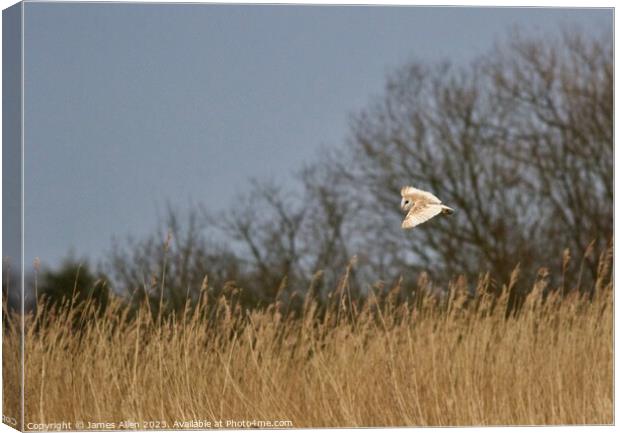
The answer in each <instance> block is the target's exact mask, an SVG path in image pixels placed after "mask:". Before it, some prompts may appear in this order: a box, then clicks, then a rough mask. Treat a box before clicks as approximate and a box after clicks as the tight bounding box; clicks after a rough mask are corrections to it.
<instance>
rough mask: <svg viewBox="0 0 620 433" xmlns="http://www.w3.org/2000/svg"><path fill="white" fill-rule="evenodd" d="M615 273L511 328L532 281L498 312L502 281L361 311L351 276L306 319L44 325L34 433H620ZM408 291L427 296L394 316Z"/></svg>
mask: <svg viewBox="0 0 620 433" xmlns="http://www.w3.org/2000/svg"><path fill="white" fill-rule="evenodd" d="M603 260H604V263H602V264H601V265H600V266H599V277H598V280H597V281H596V290H595V292H594V293H595V294H594V297H593V298H592V299H588V298H587V297H582V296H579V294H578V291H572V292H570V294H569V295H567V296H562V295H561V294H560V293H561V292H560V291H553V292H551V294H549V295H548V296H547V297H545V298H544V301H543V296H542V293H543V291H544V281H543V280H539V281H538V282H537V283H535V284H534V287H533V290H532V291H531V293H530V294H529V295H528V296H527V298H526V299H525V302H524V304H523V306H522V307H521V308H520V310H519V311H518V313H517V314H514V315H509V316H508V317H506V309H507V305H508V299H509V293H510V292H511V291H513V290H514V289H515V287H516V286H518V285H519V283H520V281H521V280H520V278H519V276H518V271H515V272H514V273H513V277H512V280H511V282H510V283H507V284H506V285H504V286H503V288H502V290H501V293H500V295H499V296H495V295H490V294H489V293H488V292H489V290H490V289H489V287H490V286H489V279H488V277H487V278H485V277H483V278H481V279H480V281H479V282H478V284H477V288H476V295H475V296H468V295H467V294H466V292H465V289H464V287H465V281H464V279H462V278H461V279H458V280H456V281H455V282H454V283H452V284H451V285H450V292H449V296H448V297H447V298H444V299H438V298H436V297H433V296H430V295H422V293H425V289H427V288H428V286H429V284H430V283H429V282H428V281H426V280H425V279H424V278H421V279H420V281H419V283H418V286H417V287H414V288H409V289H405V288H403V287H400V285H396V286H395V287H394V288H392V289H391V291H390V292H389V294H388V295H387V296H384V297H381V298H379V297H376V296H372V295H371V296H369V297H368V300H367V301H365V302H364V303H363V304H360V305H358V306H357V307H355V306H354V305H351V303H349V302H347V301H348V298H347V287H348V281H347V278H346V275H347V273H345V274H344V277H343V280H342V282H341V284H340V286H339V287H338V290H336V291H335V294H334V296H333V297H332V300H334V302H333V303H332V304H331V306H330V307H329V308H327V309H326V310H324V311H323V313H321V314H319V309H318V304H317V303H316V302H315V301H314V300H313V299H311V298H308V299H306V300H305V303H304V307H303V312H302V313H301V314H299V315H298V317H296V318H295V317H293V318H291V317H287V316H286V315H285V314H283V313H282V311H280V309H279V308H277V306H276V305H272V306H271V307H269V308H267V309H264V310H262V311H254V312H249V313H248V314H247V315H245V314H242V312H241V310H240V308H239V307H236V306H235V301H234V292H235V290H234V289H230V288H229V292H230V293H232V294H229V296H227V297H226V296H222V297H221V298H219V299H211V298H210V297H209V296H206V295H204V293H207V292H206V291H205V292H203V296H201V299H200V301H199V302H198V303H197V304H195V305H193V306H191V307H189V306H188V308H187V309H186V311H185V312H184V313H181V314H178V315H176V316H169V317H167V318H165V319H161V318H158V317H154V315H152V314H151V313H150V311H149V309H148V308H147V306H144V307H142V308H140V309H139V310H138V311H137V313H136V316H135V318H134V319H125V317H126V316H128V314H129V310H128V309H127V308H126V307H124V306H123V304H122V303H121V302H120V301H119V300H115V301H113V302H112V305H111V306H109V308H108V309H107V310H106V312H105V314H104V315H103V316H102V317H100V318H99V319H97V320H92V321H90V323H88V324H87V325H85V326H84V327H83V329H82V331H81V332H74V331H72V329H73V327H74V325H75V323H76V320H79V317H78V316H79V315H78V313H76V311H78V310H76V309H75V308H74V309H72V310H69V309H68V308H67V309H65V310H60V311H56V312H47V313H46V315H43V314H39V316H37V317H34V316H33V315H30V316H28V317H27V318H26V328H27V330H28V333H27V335H26V337H25V350H26V357H25V372H26V379H25V422H26V427H27V428H28V423H54V422H62V421H65V422H73V423H75V421H82V422H84V423H88V422H92V423H94V422H112V423H116V424H115V425H116V427H117V428H118V426H119V424H118V423H119V422H121V421H136V422H138V423H139V424H138V425H137V427H139V428H144V427H168V428H181V427H183V425H179V424H177V425H175V424H174V423H175V421H191V420H203V421H204V420H208V421H212V422H213V421H216V420H222V421H223V422H224V423H226V421H227V420H228V421H230V420H235V421H239V420H257V421H272V422H273V421H290V422H291V423H292V424H288V425H283V426H293V427H326V426H329V427H345V426H346V427H354V426H358V427H360V426H467V425H515V424H518V425H524V424H525V425H531V424H537V425H538V424H611V423H613V422H614V419H613V341H612V333H613V308H612V307H613V304H612V302H613V282H612V277H611V269H610V267H611V252H609V253H608V254H607V255H604V256H603ZM203 288H204V287H203ZM406 290H409V291H412V290H415V291H416V292H417V293H418V296H417V297H413V298H410V299H411V301H410V302H404V303H403V302H401V303H397V302H395V301H394V300H395V299H396V298H397V297H398V296H401V295H402V293H400V292H403V291H406ZM82 311H84V310H82ZM207 312H208V314H207ZM89 314H91V316H92V315H94V314H93V313H92V312H91V313H89ZM35 323H36V326H35ZM72 325H73V326H72ZM18 344H19V338H18V337H17V335H16V334H15V333H12V332H10V331H5V338H4V342H3V345H4V346H3V347H4V353H5V354H7V353H8V354H15V353H16V350H17V347H18ZM7 359H9V357H8V356H7V357H6V358H5V363H4V369H5V373H4V376H5V387H6V388H5V389H12V388H11V387H12V386H15V384H16V383H17V372H16V371H15V364H12V365H9V364H8V362H9V361H7ZM4 395H5V397H4V407H5V414H6V413H17V411H18V406H17V404H18V403H17V401H16V399H15V398H11V396H10V395H7V393H6V392H5V394H4ZM144 421H150V422H152V424H150V425H143V424H142V422H144ZM73 426H74V424H72V428H73ZM185 426H186V427H188V426H190V425H189V424H185ZM214 426H215V425H212V427H214ZM134 427H136V426H134ZM223 427H226V424H224V425H223ZM30 428H31V429H32V428H36V425H34V424H31V425H30Z"/></svg>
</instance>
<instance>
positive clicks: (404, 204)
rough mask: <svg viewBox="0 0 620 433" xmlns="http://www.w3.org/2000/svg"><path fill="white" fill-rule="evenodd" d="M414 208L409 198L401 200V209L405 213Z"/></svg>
mask: <svg viewBox="0 0 620 433" xmlns="http://www.w3.org/2000/svg"><path fill="white" fill-rule="evenodd" d="M412 207H413V200H411V198H409V197H403V198H401V199H400V209H401V210H402V211H403V212H408V211H409V209H411V208H412Z"/></svg>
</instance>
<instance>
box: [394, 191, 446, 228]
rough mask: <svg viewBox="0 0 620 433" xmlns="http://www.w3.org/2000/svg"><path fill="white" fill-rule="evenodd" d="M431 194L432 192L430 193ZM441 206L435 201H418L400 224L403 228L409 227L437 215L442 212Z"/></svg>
mask: <svg viewBox="0 0 620 433" xmlns="http://www.w3.org/2000/svg"><path fill="white" fill-rule="evenodd" d="M431 195H432V194H431ZM442 210H443V209H442V206H441V205H439V204H435V203H422V202H419V203H417V204H416V205H415V206H413V207H412V208H411V210H410V211H409V213H408V214H407V216H406V217H405V219H404V220H403V223H402V225H401V227H402V228H404V229H411V228H414V227H415V226H417V225H419V224H422V223H423V222H425V221H428V220H429V219H431V218H433V217H434V216H437V215H439V214H440V213H441V212H442Z"/></svg>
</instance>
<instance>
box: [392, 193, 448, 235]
mask: <svg viewBox="0 0 620 433" xmlns="http://www.w3.org/2000/svg"><path fill="white" fill-rule="evenodd" d="M400 195H401V197H402V200H401V201H400V208H401V210H402V211H403V212H407V216H406V217H405V219H404V220H403V223H402V225H401V227H402V228H404V229H412V228H414V227H415V226H417V225H419V224H422V223H423V222H425V221H428V220H429V219H431V218H433V217H434V216H436V215H439V214H446V215H450V214H452V213H454V209H452V208H451V207H448V206H446V205H444V204H442V203H441V200H439V199H438V198H437V197H435V196H434V195H433V194H431V193H430V192H426V191H422V190H421V189H417V188H414V187H412V186H405V187H403V188H402V189H401V190H400Z"/></svg>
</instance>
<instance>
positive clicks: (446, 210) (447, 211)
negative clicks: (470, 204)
mask: <svg viewBox="0 0 620 433" xmlns="http://www.w3.org/2000/svg"><path fill="white" fill-rule="evenodd" d="M441 213H442V214H445V215H452V214H453V213H454V209H452V208H451V207H449V206H446V205H443V204H442V205H441Z"/></svg>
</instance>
